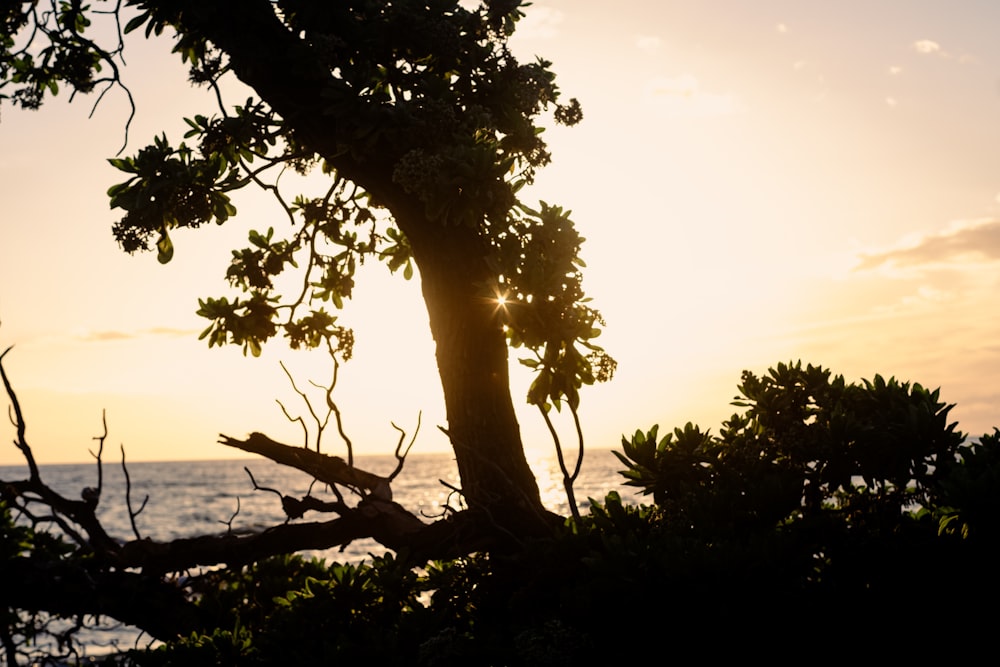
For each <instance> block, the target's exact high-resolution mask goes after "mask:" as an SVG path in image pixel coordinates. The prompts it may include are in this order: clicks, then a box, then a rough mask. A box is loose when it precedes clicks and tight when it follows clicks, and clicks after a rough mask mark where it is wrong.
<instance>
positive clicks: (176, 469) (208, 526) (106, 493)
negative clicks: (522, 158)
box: [0, 450, 638, 655]
mask: <svg viewBox="0 0 1000 667" xmlns="http://www.w3.org/2000/svg"><path fill="white" fill-rule="evenodd" d="M571 461H572V457H571ZM530 463H531V466H532V470H533V471H534V472H535V477H536V479H537V480H538V485H539V490H540V491H541V494H542V498H543V502H544V503H545V505H546V507H548V508H549V509H550V510H552V511H554V512H557V513H560V514H563V515H568V514H569V505H568V502H567V499H566V493H565V491H564V489H563V481H562V473H561V471H560V470H559V466H558V463H557V461H556V458H555V456H554V454H553V455H543V456H538V457H535V458H534V459H533V460H531V461H530ZM355 465H356V466H357V467H359V468H362V469H364V470H367V471H369V472H373V473H375V474H378V475H383V476H386V475H388V474H390V473H391V472H392V470H393V469H394V468H395V467H396V460H395V458H394V457H392V456H359V457H357V459H356V461H355ZM622 467H623V466H622V465H621V463H620V462H619V461H618V460H617V459H616V458H615V457H614V456H613V455H612V453H611V452H610V451H609V450H588V451H587V453H586V456H585V457H584V463H583V466H582V468H581V471H580V475H579V477H578V478H577V481H576V483H575V484H574V487H573V488H574V491H575V495H576V499H577V505H578V506H579V507H580V509H581V512H583V513H586V511H587V507H588V506H589V502H588V498H594V499H596V500H602V499H603V498H604V496H605V495H606V494H607V493H608V492H609V491H612V490H615V491H618V492H619V493H620V494H621V495H622V497H623V498H625V499H629V500H633V501H636V500H638V496H637V495H636V494H635V491H634V489H632V488H630V487H624V486H623V485H622V483H623V482H624V478H623V477H622V476H621V475H620V474H618V471H619V470H621V469H622ZM247 469H249V471H250V472H251V473H252V474H253V478H254V479H255V480H256V482H257V484H258V485H259V486H260V487H268V488H271V489H275V490H277V491H280V492H281V493H282V494H287V495H292V496H295V497H301V496H303V495H305V494H306V492H307V491H308V490H309V488H310V485H311V483H312V481H313V480H312V478H311V477H309V476H308V475H306V474H305V473H302V472H300V471H298V470H295V469H292V468H288V467H285V466H280V465H278V464H276V463H274V462H272V461H269V460H266V459H240V460H220V461H173V462H160V463H150V462H137V463H129V464H128V466H127V471H128V483H126V476H125V472H124V471H123V469H122V466H121V464H120V463H116V462H113V461H111V460H105V462H104V463H103V466H102V477H103V480H102V493H101V498H100V503H99V505H98V517H99V518H100V520H101V522H102V523H103V525H104V526H105V529H106V530H107V531H108V533H109V534H110V535H111V536H112V537H114V538H116V539H119V540H121V541H127V540H130V539H134V538H135V537H136V533H138V536H140V537H142V538H149V539H152V540H155V541H167V540H172V539H175V538H179V537H193V536H196V535H206V534H207V535H211V534H222V533H225V532H226V531H227V530H233V531H235V532H257V531H261V530H263V529H265V528H267V527H269V526H273V525H276V524H280V523H283V522H284V521H285V515H284V514H283V512H282V510H281V502H280V499H279V497H278V495H276V494H275V493H271V492H268V491H262V490H255V489H254V486H253V484H252V483H251V480H250V477H249V475H248V474H247ZM40 473H41V476H42V480H43V481H44V482H45V483H46V484H48V485H49V486H50V487H51V488H52V489H53V490H55V491H57V492H59V493H61V494H63V495H64V496H66V497H69V498H79V497H80V493H81V491H82V490H83V489H84V488H87V487H96V486H97V484H98V472H97V465H96V463H90V464H73V465H44V466H40ZM26 477H27V467H26V466H0V483H2V482H4V481H13V480H18V479H24V478H26ZM442 481H443V482H446V483H448V484H450V485H452V486H458V484H459V482H458V471H457V468H456V466H455V461H454V457H453V456H452V455H451V454H411V455H410V456H409V457H407V459H406V465H405V467H404V468H403V470H402V472H401V473H400V474H399V476H398V477H396V479H395V480H393V483H392V490H393V500H395V501H397V502H399V503H400V504H401V505H403V506H404V507H406V508H407V509H409V510H411V511H413V512H415V513H419V514H420V515H422V516H424V517H426V519H425V520H426V521H428V522H430V521H433V520H434V517H436V516H439V515H440V514H441V513H442V511H443V508H444V506H445V505H446V504H447V503H449V502H451V503H452V505H453V506H456V507H457V504H456V503H457V501H456V500H455V499H454V498H450V497H449V496H450V495H451V494H452V491H451V489H449V488H447V487H446V486H445V485H444V484H442ZM127 489H128V492H127ZM311 493H312V495H314V496H317V497H320V498H323V499H328V500H332V499H333V495H332V494H330V493H329V492H328V491H327V490H326V489H325V488H324V487H323V485H320V484H315V485H314V486H313V488H312V491H311ZM129 504H131V507H132V511H133V512H137V511H138V510H139V509H140V508H141V511H138V513H137V514H136V515H135V517H134V521H135V527H134V529H133V526H132V522H131V521H130V519H129V509H128V507H129ZM334 517H335V515H332V514H330V515H320V514H316V513H310V514H307V515H306V516H305V517H304V518H303V519H302V521H322V520H324V519H330V518H334ZM385 551H386V550H385V549H384V547H382V546H381V545H379V544H378V543H376V542H375V541H373V540H357V541H355V542H353V543H352V544H350V545H349V546H348V547H347V548H346V549H344V550H343V551H342V552H341V551H339V550H338V549H332V550H329V551H326V552H322V553H314V552H310V553H307V554H306V555H318V556H321V557H324V558H328V559H330V560H338V561H341V562H345V561H351V562H359V561H362V560H364V559H366V558H370V557H371V556H372V555H381V554H383V553H385ZM83 641H84V643H85V646H84V649H85V652H86V653H89V654H91V655H97V654H101V653H105V652H107V651H109V650H115V649H116V648H119V647H120V648H128V647H131V646H133V645H135V644H136V643H137V642H138V643H139V644H140V645H144V644H143V642H142V637H141V636H139V635H138V634H137V633H136V632H135V631H134V630H133V629H131V628H127V627H122V626H120V625H115V624H113V623H110V624H109V623H106V622H105V623H103V624H102V625H101V626H100V627H98V628H94V629H92V630H90V631H88V632H87V633H86V635H84V636H83Z"/></svg>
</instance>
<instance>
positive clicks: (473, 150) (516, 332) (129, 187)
mask: <svg viewBox="0 0 1000 667" xmlns="http://www.w3.org/2000/svg"><path fill="white" fill-rule="evenodd" d="M101 4H104V3H99V4H98V6H96V7H92V6H88V5H83V4H81V3H79V2H56V0H43V1H42V2H36V1H34V0H31V1H28V0H24V1H22V2H18V1H14V2H9V3H5V5H4V7H3V9H0V21H2V33H0V40H2V41H0V95H2V97H3V98H5V99H6V100H8V101H9V102H10V103H13V104H14V105H16V106H20V107H23V108H37V107H38V106H40V105H41V104H42V102H43V99H44V97H45V95H46V94H55V93H56V92H57V91H58V90H60V86H62V87H69V88H70V89H71V90H72V91H73V93H74V94H75V93H78V92H80V93H89V92H92V91H95V90H100V91H101V94H103V93H104V92H106V91H107V90H108V89H110V88H112V87H114V86H120V87H122V88H123V89H124V84H123V79H124V76H123V73H122V71H121V69H120V67H121V64H122V59H121V55H122V51H123V49H124V47H123V43H122V34H123V33H132V32H137V31H140V32H141V31H144V33H145V35H146V36H147V37H149V38H153V37H156V36H159V35H161V34H162V33H165V32H166V33H168V34H169V33H173V35H174V43H173V50H174V52H176V53H177V55H178V56H179V58H180V59H181V60H182V61H183V62H184V63H185V65H186V66H187V67H188V68H189V69H190V80H191V81H192V82H193V83H194V84H196V85H200V86H207V87H209V88H211V89H213V90H214V91H215V93H217V95H216V97H217V99H218V108H217V109H215V110H214V112H212V113H210V114H208V115H198V116H195V117H194V118H191V119H187V122H188V124H189V126H190V131H189V132H188V133H187V135H186V139H188V140H189V141H190V144H188V143H180V144H177V145H175V144H174V143H173V142H172V141H171V140H170V139H168V138H167V137H166V136H162V137H157V138H155V139H154V141H153V143H152V144H151V145H149V146H147V147H145V148H143V149H141V150H139V151H138V153H137V154H136V155H134V156H133V157H125V158H117V159H113V160H111V163H112V164H113V165H114V166H116V167H117V168H118V169H120V170H121V171H123V172H125V173H126V174H127V175H128V180H126V181H124V182H123V183H120V184H118V185H116V186H114V187H112V188H111V189H110V191H109V195H110V198H111V204H112V206H113V207H114V208H117V209H121V210H122V211H124V215H123V216H122V218H121V219H120V220H119V221H118V222H117V223H116V224H115V225H114V235H115V238H116V239H117V240H118V242H119V243H120V244H121V247H122V248H123V249H124V250H125V251H127V252H130V253H131V252H135V251H139V250H149V249H152V248H154V247H155V248H156V250H157V253H158V258H159V260H160V261H161V262H168V261H170V259H171V257H172V256H173V254H174V244H173V241H172V237H171V233H172V232H173V230H175V229H180V228H193V227H198V226H200V225H202V224H204V223H208V222H211V221H214V222H216V223H219V224H221V223H223V222H226V221H227V220H228V219H229V218H230V217H232V216H233V215H235V213H236V209H235V208H234V206H233V205H232V203H231V201H230V197H229V194H230V193H231V192H233V191H234V190H239V189H241V188H244V187H259V188H263V189H264V190H267V191H269V192H271V193H272V194H273V195H274V196H275V198H276V200H277V201H278V202H279V203H280V204H281V206H282V207H283V208H284V211H285V214H286V217H287V219H286V220H285V221H284V222H285V223H287V224H286V225H285V227H286V229H287V230H288V236H287V237H285V238H278V237H276V236H275V234H274V232H273V228H271V229H268V230H267V231H266V232H258V231H251V232H250V234H249V240H250V245H249V247H247V248H244V249H238V250H236V251H234V253H233V260H232V264H231V265H230V267H229V268H228V270H227V272H226V277H227V279H228V280H229V282H230V283H231V284H232V285H233V286H236V287H238V288H240V290H241V291H242V295H241V296H240V297H238V298H235V299H232V298H218V299H216V298H207V299H204V300H203V301H201V307H200V310H199V313H200V314H201V315H203V316H205V317H206V318H208V319H210V320H211V321H212V324H211V325H210V326H209V327H208V329H206V331H205V333H204V334H203V337H207V338H208V341H209V344H210V345H215V344H224V343H235V344H239V345H242V346H243V348H244V350H245V351H249V352H251V353H253V354H258V353H259V351H260V347H261V345H262V344H263V343H264V342H265V341H267V340H268V339H270V338H272V337H274V336H276V335H279V334H283V335H284V336H286V337H287V338H288V340H289V342H290V344H291V345H292V346H293V347H299V346H307V347H326V348H327V349H329V350H330V351H331V353H333V354H338V355H340V356H341V357H342V358H347V357H349V356H350V352H351V345H352V343H353V338H352V335H351V332H350V331H349V330H347V329H345V328H343V327H341V326H339V325H338V324H336V317H335V316H333V315H331V314H329V313H328V312H327V311H326V310H325V309H324V305H326V304H331V305H333V306H334V307H340V306H341V305H342V303H343V300H344V299H347V298H350V297H351V294H352V291H353V287H354V273H355V268H356V267H357V266H358V265H359V264H360V263H361V262H363V261H365V259H368V258H374V259H378V260H381V261H383V262H385V263H386V264H387V265H388V267H389V268H390V269H391V270H392V271H394V272H395V271H396V270H399V269H402V270H403V273H404V274H405V275H406V276H407V277H409V276H410V275H411V274H412V273H413V267H414V266H416V268H417V269H419V274H420V280H421V285H422V292H423V297H424V300H425V302H426V305H427V311H428V315H429V322H430V327H431V331H432V334H433V336H434V340H435V342H436V345H437V365H438V369H439V372H440V377H441V383H442V387H443V390H444V398H445V406H446V410H447V420H448V425H447V435H448V437H449V438H450V440H451V443H452V446H453V447H454V450H455V456H456V460H457V462H458V468H459V472H460V474H461V478H462V490H463V493H464V496H465V498H466V500H467V502H468V503H469V505H470V506H471V507H480V508H485V509H489V510H490V511H491V512H492V513H493V514H494V516H502V515H505V514H507V513H512V514H513V515H515V516H517V517H520V518H517V519H515V520H514V521H513V524H515V525H518V524H520V523H523V518H524V516H526V515H528V514H536V515H537V514H539V513H540V512H542V506H541V502H540V499H539V494H538V488H537V485H536V484H535V481H534V478H533V475H532V473H531V471H530V469H529V467H528V465H527V463H526V460H525V457H524V453H523V448H522V443H521V437H520V433H519V428H518V423H517V421H516V419H515V414H514V409H513V405H512V401H511V396H510V390H509V382H508V366H507V364H508V352H507V350H508V346H509V345H512V346H514V347H525V348H527V349H528V350H530V351H531V352H532V357H531V358H529V359H528V360H526V361H527V363H528V364H530V365H531V366H532V367H533V368H534V369H535V370H536V371H537V374H538V375H537V379H536V381H535V383H534V384H533V386H532V388H531V391H530V394H529V401H530V402H531V403H533V404H535V405H537V406H539V407H540V408H541V409H542V410H543V414H544V413H545V411H546V410H548V408H549V407H550V406H552V405H556V406H559V405H561V402H565V403H566V404H568V405H569V407H570V409H571V410H572V411H573V412H574V414H575V410H576V407H577V405H578V401H579V396H578V393H577V392H578V389H579V388H580V387H581V385H583V384H589V383H592V382H594V381H595V380H603V379H606V378H607V377H609V376H610V374H611V372H612V371H613V361H612V360H611V359H610V358H609V357H607V356H606V355H605V354H604V353H603V351H602V350H601V349H600V348H599V347H597V346H595V345H594V344H593V342H592V341H593V339H594V337H596V336H597V335H598V333H599V329H598V327H599V325H600V324H601V323H602V322H601V318H600V315H599V313H598V312H597V311H595V310H593V309H592V308H590V307H589V306H587V305H585V304H584V301H585V300H584V298H583V297H584V294H583V291H582V289H581V274H580V271H579V267H580V265H581V263H580V261H579V260H578V258H577V253H578V250H579V247H580V243H581V242H582V239H581V238H580V236H579V235H578V234H577V232H576V231H575V229H574V227H573V224H572V222H571V221H570V219H569V217H568V213H567V212H566V211H563V210H562V209H561V208H559V207H555V206H548V205H546V204H544V203H543V204H541V206H540V207H538V208H537V210H536V209H532V208H529V207H527V206H525V205H524V204H523V203H522V202H520V201H519V200H518V197H517V192H518V190H519V189H520V188H521V187H522V186H524V185H525V184H527V183H530V182H531V181H532V178H533V176H534V173H535V170H536V169H537V168H539V167H542V166H544V165H545V164H546V163H548V162H549V159H550V156H549V153H548V151H547V149H546V145H545V143H544V141H543V140H542V139H541V136H540V132H541V128H540V127H539V125H538V119H539V117H540V116H541V115H542V114H543V113H544V112H545V111H546V110H553V111H554V118H555V120H556V121H557V122H560V123H564V124H567V125H572V124H574V123H576V122H578V121H579V120H580V119H581V117H582V116H581V110H580V106H579V104H578V103H577V102H576V100H571V101H570V102H568V103H565V104H562V103H560V102H559V91H558V88H557V87H556V85H555V77H554V75H553V73H552V71H551V70H550V69H549V67H550V63H548V62H546V61H544V60H541V59H538V60H536V61H534V62H530V63H522V62H520V61H519V60H518V59H517V58H516V57H515V56H514V55H513V54H512V53H511V51H510V49H509V48H508V38H509V37H510V35H511V34H512V33H513V31H514V29H515V26H516V23H517V21H518V19H519V18H520V16H521V12H520V9H519V7H520V5H521V3H520V2H519V1H518V0H492V1H490V0H486V1H484V2H482V3H481V4H480V5H479V6H478V7H471V6H470V3H461V2H459V1H458V0H433V1H431V2H426V1H424V0H421V1H419V2H417V1H411V0H403V1H401V2H397V1H394V2H384V1H376V2H372V1H368V0H365V1H359V2H309V1H304V0H277V1H272V0H219V1H214V2H211V3H205V2H201V0H118V1H117V2H113V3H107V5H108V7H106V8H102V7H101V6H100V5H101ZM98 12H104V13H106V14H107V15H108V16H110V17H111V18H112V19H113V20H114V21H116V25H117V27H118V34H117V35H116V36H115V37H116V39H117V42H114V43H111V44H101V43H98V42H97V41H95V39H96V38H93V39H92V38H91V37H90V34H91V33H92V32H94V31H93V30H91V29H90V28H91V21H92V20H96V19H97V18H98ZM101 18H105V19H106V18H107V16H102V17H101ZM233 77H235V78H237V79H239V80H240V81H242V82H243V83H244V84H246V85H247V86H249V87H250V88H251V89H252V90H253V92H254V96H253V97H251V98H250V99H247V100H246V101H243V102H242V103H241V104H240V105H238V106H230V105H229V104H227V103H226V101H225V100H224V95H223V93H222V86H223V84H224V81H225V80H226V79H228V78H233ZM8 122H9V121H8ZM285 169H294V170H295V171H297V172H299V173H306V172H312V171H321V172H322V173H323V174H324V175H325V176H326V177H327V178H328V180H329V184H330V187H329V189H328V191H327V192H326V193H325V194H324V195H322V196H319V197H306V196H291V195H289V194H288V193H285V192H283V190H282V189H280V188H279V187H278V185H277V175H278V174H279V173H280V172H282V170H285ZM293 269H299V271H300V275H301V283H300V288H299V289H296V290H295V293H294V294H292V295H291V296H290V297H289V296H286V295H282V294H279V293H278V292H277V289H276V287H275V283H274V282H273V278H274V277H275V276H277V275H278V274H281V273H283V272H285V271H291V270H293Z"/></svg>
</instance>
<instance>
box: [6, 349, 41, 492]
mask: <svg viewBox="0 0 1000 667" xmlns="http://www.w3.org/2000/svg"><path fill="white" fill-rule="evenodd" d="M13 349H14V346H13V345H11V346H10V347H8V348H7V349H6V350H4V351H3V354H0V378H2V379H3V386H4V389H6V390H7V396H8V397H9V398H10V408H9V409H8V417H9V418H10V423H11V424H13V425H14V426H15V427H16V428H17V440H15V441H14V446H15V447H17V448H18V449H20V450H21V453H22V454H23V455H24V459H25V461H27V463H28V470H29V471H30V473H31V481H32V482H36V483H39V484H40V483H41V475H39V474H38V464H37V463H35V455H34V454H32V453H31V447H29V446H28V441H27V440H25V439H24V432H25V428H26V425H25V422H24V414H23V413H22V412H21V403H20V401H18V400H17V394H15V393H14V388H13V387H11V386H10V380H9V379H8V378H7V370H6V369H5V368H4V367H3V358H4V357H6V356H7V353H8V352H10V351H11V350H13ZM10 410H13V411H14V414H13V415H11V414H10Z"/></svg>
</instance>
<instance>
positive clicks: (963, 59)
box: [911, 39, 976, 64]
mask: <svg viewBox="0 0 1000 667" xmlns="http://www.w3.org/2000/svg"><path fill="white" fill-rule="evenodd" d="M911 46H912V47H913V50H914V51H916V52H917V53H919V54H921V55H925V56H937V57H939V58H946V59H948V60H957V61H958V62H960V63H963V64H965V63H972V62H975V61H976V57H975V56H973V55H971V54H968V53H963V54H961V55H955V54H954V53H951V52H949V51H946V50H945V49H944V48H943V47H942V46H941V45H940V44H938V43H937V42H935V41H934V40H932V39H918V40H917V41H915V42H913V44H912V45H911Z"/></svg>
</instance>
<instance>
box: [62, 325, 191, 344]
mask: <svg viewBox="0 0 1000 667" xmlns="http://www.w3.org/2000/svg"><path fill="white" fill-rule="evenodd" d="M198 333H200V331H198V330H197V329H173V328H169V327H153V328H151V329H142V330H139V331H115V330H106V331H87V332H84V333H78V334H76V335H75V336H74V338H75V339H76V340H78V341H83V342H87V343H101V342H108V341H116V340H135V339H137V338H151V337H164V338H181V337H186V336H192V335H194V336H196V335H198Z"/></svg>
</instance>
